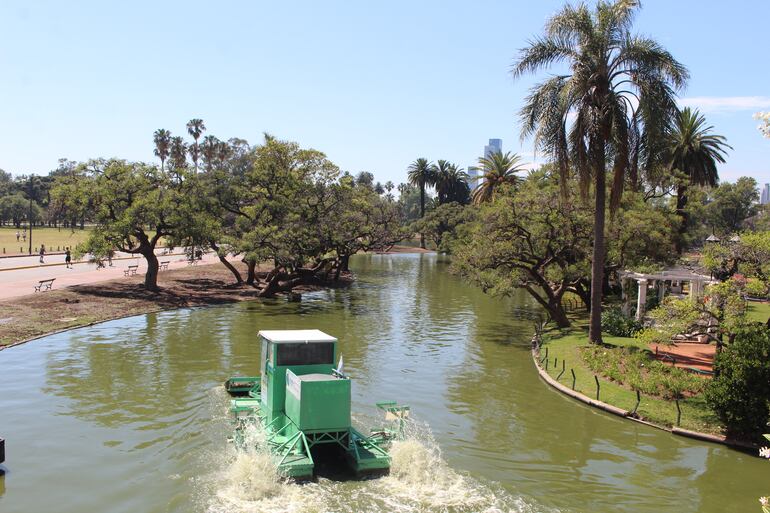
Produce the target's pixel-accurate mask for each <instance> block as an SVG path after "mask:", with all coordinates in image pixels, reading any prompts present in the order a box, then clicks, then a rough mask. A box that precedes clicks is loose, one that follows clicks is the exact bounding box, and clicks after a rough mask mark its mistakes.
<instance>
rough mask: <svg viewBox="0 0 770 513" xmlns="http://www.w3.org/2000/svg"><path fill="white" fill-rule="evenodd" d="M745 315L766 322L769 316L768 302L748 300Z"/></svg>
mask: <svg viewBox="0 0 770 513" xmlns="http://www.w3.org/2000/svg"><path fill="white" fill-rule="evenodd" d="M747 315H748V317H749V319H751V320H752V321H757V322H767V319H768V318H770V303H757V302H755V301H751V302H749V307H748V312H747Z"/></svg>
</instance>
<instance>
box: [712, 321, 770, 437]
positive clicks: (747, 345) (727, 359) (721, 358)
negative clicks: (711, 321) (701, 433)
mask: <svg viewBox="0 0 770 513" xmlns="http://www.w3.org/2000/svg"><path fill="white" fill-rule="evenodd" d="M714 372H715V377H714V379H713V380H712V381H711V383H710V384H709V385H708V387H707V388H706V401H707V403H708V405H709V406H710V407H711V409H713V410H714V412H715V413H716V414H717V416H718V417H719V419H720V420H721V421H722V422H723V423H724V424H725V426H726V427H727V430H728V433H730V434H734V435H739V436H751V435H755V434H759V433H762V430H763V429H766V428H767V421H768V417H769V416H770V404H768V403H769V402H770V330H768V329H767V328H765V327H764V326H755V327H750V328H745V329H743V330H741V331H739V332H738V333H737V335H736V337H735V340H734V341H733V343H732V344H730V345H729V346H726V347H725V348H724V349H723V350H722V351H721V352H720V353H719V354H718V355H717V357H716V360H715V362H714Z"/></svg>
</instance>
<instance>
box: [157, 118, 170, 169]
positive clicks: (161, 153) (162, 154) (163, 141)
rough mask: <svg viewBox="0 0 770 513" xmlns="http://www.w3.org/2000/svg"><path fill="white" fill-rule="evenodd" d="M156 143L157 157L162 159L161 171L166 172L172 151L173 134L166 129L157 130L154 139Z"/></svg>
mask: <svg viewBox="0 0 770 513" xmlns="http://www.w3.org/2000/svg"><path fill="white" fill-rule="evenodd" d="M152 140H153V142H154V143H155V156H156V157H158V158H159V159H160V170H161V171H165V163H166V159H167V158H168V155H169V151H170V150H171V132H169V131H168V130H166V129H164V128H159V129H157V130H155V133H154V134H153V137H152Z"/></svg>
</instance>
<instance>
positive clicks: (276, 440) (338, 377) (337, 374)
mask: <svg viewBox="0 0 770 513" xmlns="http://www.w3.org/2000/svg"><path fill="white" fill-rule="evenodd" d="M258 338H259V341H260V342H261V344H262V353H261V356H260V363H259V367H260V372H261V375H260V376H258V377H233V378H230V379H228V380H227V381H226V382H225V389H226V390H227V392H228V393H229V394H230V395H231V396H234V397H235V398H234V399H233V400H232V407H231V411H232V412H233V415H234V418H235V426H236V427H235V437H234V441H235V442H236V443H237V444H239V445H241V446H243V445H245V444H246V443H247V442H246V440H245V436H244V430H245V429H246V428H247V427H248V426H249V425H252V424H254V423H258V424H259V426H261V428H262V429H264V432H265V433H264V434H265V437H266V441H267V445H268V447H269V449H270V451H271V453H272V454H273V457H274V459H275V462H276V464H277V466H278V470H279V471H280V472H281V473H282V474H283V475H285V476H286V477H290V478H293V479H298V480H304V479H312V478H313V476H314V472H315V470H316V462H315V461H314V455H316V456H318V455H319V454H324V455H326V454H328V453H335V452H336V455H337V456H341V458H336V459H333V461H342V462H344V464H345V465H347V466H348V467H349V468H350V469H351V470H352V471H353V472H355V474H356V475H357V476H367V475H378V474H384V473H387V472H388V470H389V469H390V455H389V454H388V449H389V447H390V443H391V441H392V440H393V439H395V438H398V437H401V436H403V428H404V422H405V420H406V418H407V417H408V415H409V407H408V406H399V405H398V404H396V403H394V402H383V403H378V404H377V406H378V407H379V408H380V409H381V410H383V411H384V412H385V417H386V419H387V421H388V426H387V427H384V428H382V429H376V430H373V431H372V432H371V434H370V435H369V436H365V435H363V434H362V433H360V432H359V431H358V430H356V429H355V428H354V427H353V425H352V422H351V413H350V386H351V381H350V378H348V376H346V375H345V374H344V372H343V369H342V359H341V358H340V360H339V362H340V363H339V365H338V366H337V368H334V362H335V361H336V360H337V358H338V354H337V339H336V338H334V337H332V336H330V335H327V334H326V333H324V332H322V331H319V330H274V331H264V330H263V331H260V332H259V335H258ZM330 449H331V450H330Z"/></svg>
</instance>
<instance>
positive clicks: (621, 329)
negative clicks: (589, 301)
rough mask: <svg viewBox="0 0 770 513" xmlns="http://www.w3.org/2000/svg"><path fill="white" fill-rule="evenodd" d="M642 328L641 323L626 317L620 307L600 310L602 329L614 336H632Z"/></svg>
mask: <svg viewBox="0 0 770 513" xmlns="http://www.w3.org/2000/svg"><path fill="white" fill-rule="evenodd" d="M641 329H642V325H641V324H640V323H639V322H638V321H637V320H636V319H633V318H630V317H626V316H625V315H623V312H622V311H621V310H620V308H609V309H606V310H605V311H603V312H602V331H605V332H607V333H609V334H610V335H614V336H616V337H633V336H635V335H636V334H637V333H638V332H639V331H640V330H641Z"/></svg>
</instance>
